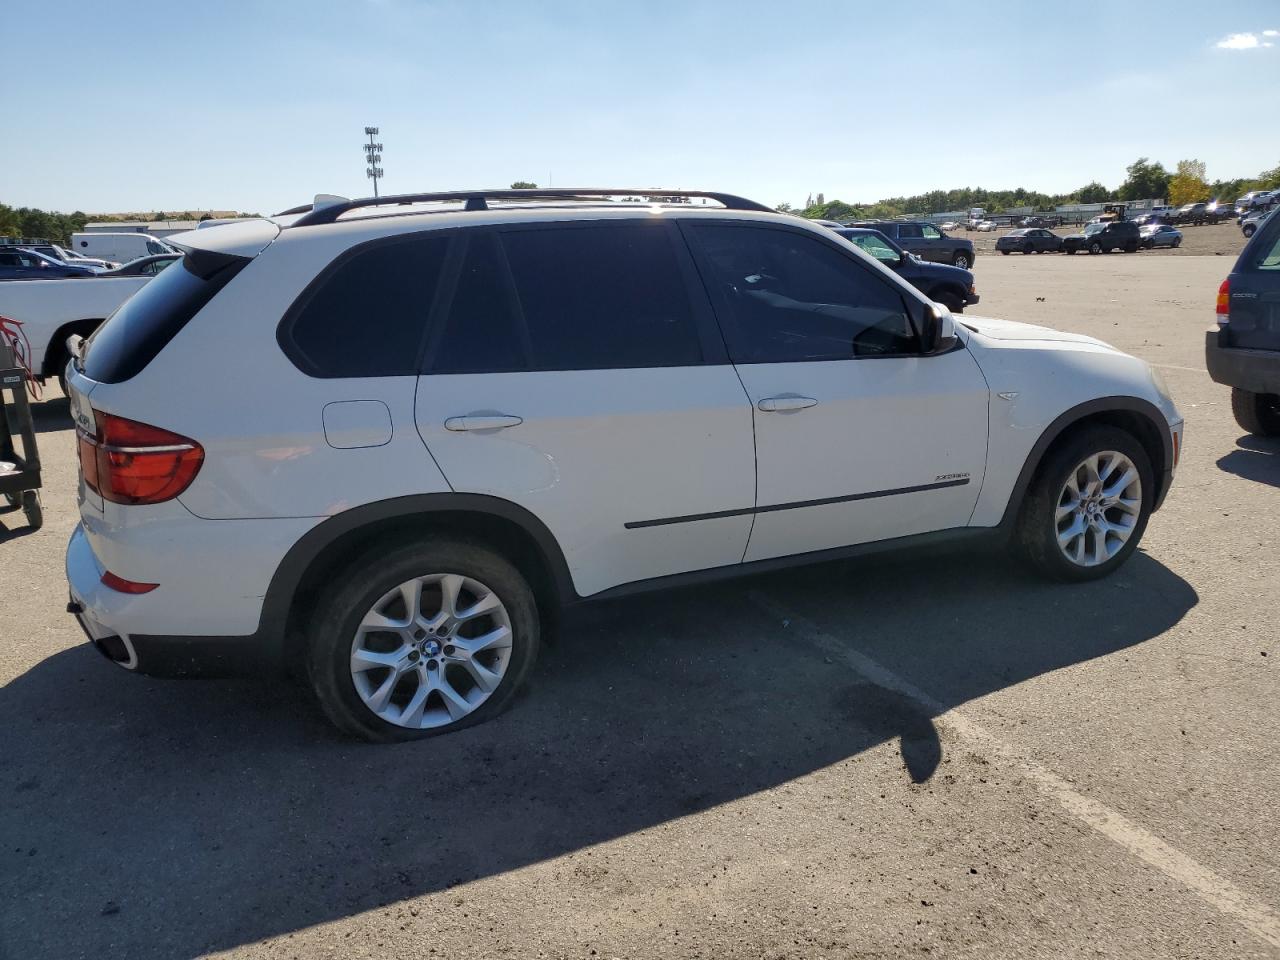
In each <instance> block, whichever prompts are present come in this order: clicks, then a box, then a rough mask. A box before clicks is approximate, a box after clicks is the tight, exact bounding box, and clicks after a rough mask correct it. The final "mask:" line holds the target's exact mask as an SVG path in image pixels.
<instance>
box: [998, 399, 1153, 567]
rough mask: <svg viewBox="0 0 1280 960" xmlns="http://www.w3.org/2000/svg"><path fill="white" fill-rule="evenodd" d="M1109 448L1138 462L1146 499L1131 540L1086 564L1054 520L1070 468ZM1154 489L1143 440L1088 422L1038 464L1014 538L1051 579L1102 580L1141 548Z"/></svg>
mask: <svg viewBox="0 0 1280 960" xmlns="http://www.w3.org/2000/svg"><path fill="white" fill-rule="evenodd" d="M1106 450H1114V451H1116V452H1118V453H1121V454H1123V455H1124V456H1126V457H1128V458H1129V460H1130V461H1132V462H1133V465H1134V466H1135V467H1136V468H1137V470H1138V478H1139V481H1140V483H1141V485H1142V503H1141V506H1140V508H1139V514H1138V519H1137V522H1136V523H1135V524H1134V527H1133V530H1132V532H1131V533H1130V535H1129V539H1128V541H1126V542H1125V544H1124V545H1123V546H1122V547H1121V548H1120V549H1119V550H1118V551H1117V552H1116V554H1115V556H1113V557H1111V558H1110V559H1108V560H1107V561H1105V562H1104V563H1100V564H1098V565H1096V566H1081V565H1080V564H1077V563H1075V562H1074V561H1072V560H1070V559H1068V558H1067V556H1066V555H1065V554H1064V553H1063V552H1062V549H1061V548H1059V546H1058V527H1057V522H1056V520H1055V513H1056V509H1057V505H1058V498H1059V495H1060V494H1061V493H1062V491H1063V486H1064V484H1065V483H1066V482H1067V480H1068V478H1069V477H1070V475H1071V472H1072V471H1073V470H1074V469H1075V468H1076V467H1077V466H1078V465H1079V464H1080V463H1082V462H1083V461H1084V460H1085V459H1086V458H1087V457H1089V456H1090V455H1091V454H1094V453H1100V452H1102V451H1106ZM1155 494H1156V488H1155V475H1154V473H1153V472H1152V469H1151V461H1150V459H1149V458H1148V457H1147V452H1146V450H1145V449H1144V448H1143V446H1142V444H1141V443H1139V442H1138V440H1137V439H1136V438H1135V437H1134V436H1133V435H1132V434H1130V433H1127V432H1125V431H1124V430H1121V429H1119V428H1118V427H1110V426H1105V425H1101V424H1097V425H1087V426H1085V427H1083V428H1081V429H1079V430H1077V431H1075V432H1073V433H1071V434H1069V435H1068V436H1067V437H1066V439H1064V440H1062V441H1060V442H1059V443H1058V444H1057V445H1056V446H1055V447H1053V448H1052V449H1051V450H1050V451H1049V452H1048V454H1046V456H1045V459H1044V461H1043V462H1042V463H1041V464H1040V467H1039V468H1038V469H1037V470H1036V475H1035V478H1034V479H1033V480H1032V481H1031V486H1030V487H1029V488H1028V489H1027V492H1026V495H1025V496H1024V498H1023V501H1022V508H1021V510H1020V511H1019V513H1018V524H1017V529H1016V532H1015V535H1014V543H1015V544H1016V546H1017V548H1018V550H1019V552H1020V553H1021V554H1022V555H1023V557H1024V558H1025V559H1026V560H1027V561H1028V562H1029V563H1030V564H1031V565H1032V566H1034V567H1035V568H1036V569H1037V570H1038V571H1039V572H1040V573H1042V574H1044V575H1045V576H1046V577H1049V578H1050V579H1053V580H1063V581H1068V582H1081V581H1085V580H1097V579H1098V578H1100V577H1105V576H1107V575H1108V574H1110V573H1111V572H1112V571H1114V570H1115V569H1116V568H1117V567H1119V566H1120V565H1121V564H1123V563H1124V562H1125V561H1126V560H1127V559H1128V558H1129V555H1130V554H1132V553H1133V551H1134V550H1136V549H1137V548H1138V544H1139V542H1141V540H1142V534H1143V532H1144V531H1145V530H1146V528H1147V519H1148V518H1149V517H1150V516H1151V505H1152V502H1153V501H1154V498H1155Z"/></svg>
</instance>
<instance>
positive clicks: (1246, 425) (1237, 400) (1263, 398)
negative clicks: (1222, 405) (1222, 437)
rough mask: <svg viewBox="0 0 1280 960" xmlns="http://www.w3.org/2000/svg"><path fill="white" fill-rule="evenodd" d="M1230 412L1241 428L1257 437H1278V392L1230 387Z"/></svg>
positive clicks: (1279, 419)
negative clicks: (1262, 391) (1257, 391)
mask: <svg viewBox="0 0 1280 960" xmlns="http://www.w3.org/2000/svg"><path fill="white" fill-rule="evenodd" d="M1231 412H1232V413H1233V414H1234V415H1235V418H1236V423H1238V424H1240V428H1241V429H1242V430H1245V431H1247V432H1249V433H1252V434H1253V435H1254V436H1258V437H1280V394H1275V393H1253V392H1252V391H1249V390H1241V389H1240V388H1239V387H1232V388H1231Z"/></svg>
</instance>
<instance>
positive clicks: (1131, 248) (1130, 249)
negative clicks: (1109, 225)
mask: <svg viewBox="0 0 1280 960" xmlns="http://www.w3.org/2000/svg"><path fill="white" fill-rule="evenodd" d="M1124 252H1125V253H1137V252H1138V242H1137V241H1136V240H1135V241H1133V242H1132V243H1130V244H1128V245H1127V246H1126V247H1125V248H1124Z"/></svg>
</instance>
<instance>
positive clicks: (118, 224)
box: [83, 220, 200, 237]
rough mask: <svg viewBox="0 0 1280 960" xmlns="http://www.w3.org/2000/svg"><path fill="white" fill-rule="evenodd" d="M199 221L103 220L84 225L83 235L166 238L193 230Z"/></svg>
mask: <svg viewBox="0 0 1280 960" xmlns="http://www.w3.org/2000/svg"><path fill="white" fill-rule="evenodd" d="M199 222H200V221H199V220H105V221H102V222H98V223H86V224H85V225H84V231H83V232H84V233H149V234H151V236H153V237H168V236H172V235H173V234H175V233H186V232H187V231H188V230H194V229H195V228H196V224H197V223H199Z"/></svg>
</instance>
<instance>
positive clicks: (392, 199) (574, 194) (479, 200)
mask: <svg viewBox="0 0 1280 960" xmlns="http://www.w3.org/2000/svg"><path fill="white" fill-rule="evenodd" d="M601 197H645V198H661V199H666V198H668V197H688V198H693V197H700V198H703V199H706V200H714V201H716V202H717V203H719V204H721V205H722V206H724V207H725V208H726V209H728V210H759V211H763V212H765V213H774V212H776V211H774V210H773V208H772V207H766V206H765V205H764V204H762V203H756V202H755V201H754V200H747V199H745V198H743V197H735V196H734V195H733V194H730V193H719V192H717V191H713V190H668V189H666V188H664V187H642V188H627V189H623V188H621V187H548V188H546V189H533V190H457V191H451V192H447V193H402V194H399V195H395V196H389V197H365V198H364V199H362V200H347V201H345V202H341V203H333V204H329V205H326V206H323V207H319V206H316V205H307V206H302V207H293V208H292V209H290V210H285V211H284V212H283V213H282V214H277V216H283V215H284V214H292V213H302V214H303V216H302V217H301V218H300V219H299V220H297V221H295V222H294V223H293V224H292V226H294V227H310V226H315V225H317V224H321V223H333V222H334V221H335V220H337V219H338V218H339V217H340V216H342V215H343V214H344V213H347V212H349V211H351V210H359V209H362V208H364V207H393V206H399V205H402V204H410V203H424V202H428V201H432V200H453V201H460V202H462V203H464V204H465V209H467V210H488V209H489V204H488V201H489V200H591V199H595V198H601Z"/></svg>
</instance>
